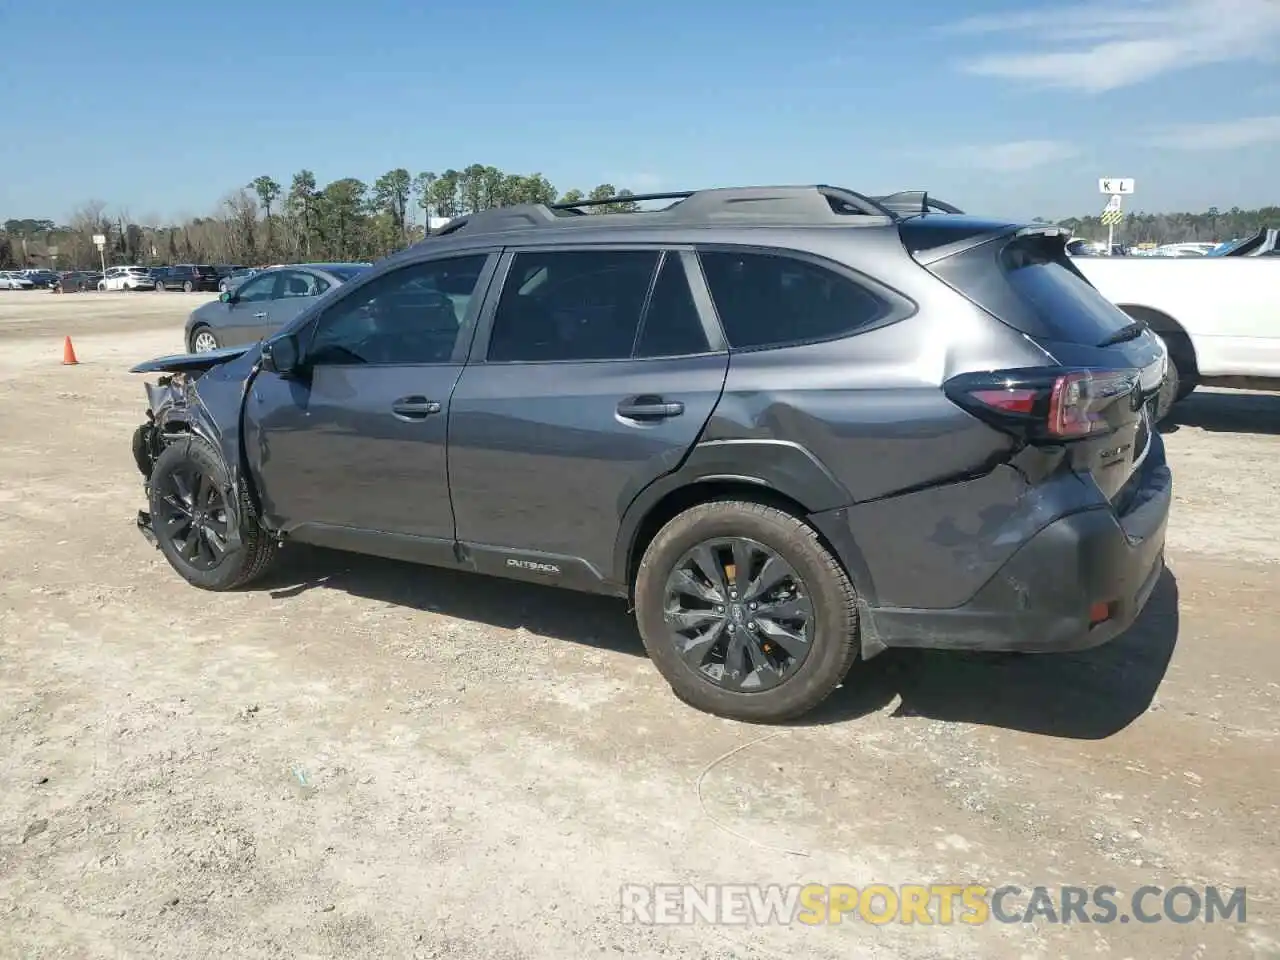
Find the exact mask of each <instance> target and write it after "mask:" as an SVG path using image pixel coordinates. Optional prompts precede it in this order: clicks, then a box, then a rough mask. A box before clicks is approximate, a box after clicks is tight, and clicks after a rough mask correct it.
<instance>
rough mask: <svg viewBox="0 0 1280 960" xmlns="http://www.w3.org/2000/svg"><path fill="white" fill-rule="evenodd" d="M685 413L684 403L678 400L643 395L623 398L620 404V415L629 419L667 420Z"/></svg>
mask: <svg viewBox="0 0 1280 960" xmlns="http://www.w3.org/2000/svg"><path fill="white" fill-rule="evenodd" d="M682 413H684V404H683V403H681V402H680V401H678V400H663V399H662V397H652V396H643V397H636V398H634V399H632V400H623V401H622V402H621V403H620V404H618V416H620V417H625V418H626V419H628V420H666V419H668V418H669V417H678V416H680V414H682Z"/></svg>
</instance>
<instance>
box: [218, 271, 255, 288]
mask: <svg viewBox="0 0 1280 960" xmlns="http://www.w3.org/2000/svg"><path fill="white" fill-rule="evenodd" d="M260 272H262V268H261V267H235V268H234V269H232V270H230V271H228V272H227V273H225V274H223V275H222V276H220V277H219V278H218V292H219V293H226V292H227V291H228V290H234V289H235V288H236V287H238V286H240V284H242V283H244V282H245V281H246V280H248V279H249V278H250V277H252V276H253V275H254V274H256V273H260Z"/></svg>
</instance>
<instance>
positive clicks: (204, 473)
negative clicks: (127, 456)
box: [148, 436, 278, 591]
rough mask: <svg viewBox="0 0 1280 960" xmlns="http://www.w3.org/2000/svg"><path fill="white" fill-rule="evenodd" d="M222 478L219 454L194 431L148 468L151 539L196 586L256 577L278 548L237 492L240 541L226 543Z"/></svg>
mask: <svg viewBox="0 0 1280 960" xmlns="http://www.w3.org/2000/svg"><path fill="white" fill-rule="evenodd" d="M227 483H228V477H227V471H226V468H225V467H224V466H223V464H222V458H221V457H219V456H218V454H217V452H216V451H215V450H214V449H213V448H212V447H211V446H210V445H209V444H208V443H206V442H205V441H204V440H202V439H200V438H199V437H196V436H191V437H187V438H184V439H182V440H177V441H175V442H173V443H171V444H170V445H169V446H167V447H166V448H165V449H164V451H163V452H162V453H161V454H160V456H159V457H158V458H157V459H156V462H155V467H154V468H153V469H152V471H151V478H150V481H149V497H148V499H149V500H150V510H151V520H152V526H153V530H154V531H155V536H156V543H157V545H158V546H159V547H160V551H161V553H163V554H164V556H165V559H166V560H168V561H169V565H170V566H172V567H173V569H174V570H176V571H177V572H178V574H179V575H180V576H181V577H182V578H183V579H184V580H186V581H187V582H188V583H190V584H191V585H192V586H195V587H199V588H200V589H202V590H213V591H222V590H234V589H235V588H237V587H242V586H245V585H247V584H249V583H251V582H253V581H254V580H257V579H258V578H259V577H261V576H262V574H263V573H265V572H266V571H267V569H268V568H269V567H270V565H271V563H272V562H273V561H274V560H275V558H276V555H277V553H278V548H277V546H276V542H275V540H273V539H272V538H271V536H270V535H269V534H268V533H267V532H266V531H265V530H263V529H262V526H261V525H260V524H259V523H258V515H257V511H256V510H255V509H254V507H253V503H252V501H251V500H250V498H249V497H248V495H247V494H245V493H243V492H242V493H241V495H240V501H239V509H238V513H239V516H240V524H239V534H240V543H239V545H238V546H236V545H233V544H231V543H229V542H228V540H227V534H228V533H229V523H230V520H229V514H228V512H227V510H226V504H225V503H224V502H223V497H224V493H223V491H224V490H225V488H226V486H227ZM219 543H221V547H219Z"/></svg>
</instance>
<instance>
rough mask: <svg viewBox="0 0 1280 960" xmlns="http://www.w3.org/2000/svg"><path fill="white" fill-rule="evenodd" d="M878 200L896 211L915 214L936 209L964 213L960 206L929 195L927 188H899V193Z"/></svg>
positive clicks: (943, 211) (937, 210)
mask: <svg viewBox="0 0 1280 960" xmlns="http://www.w3.org/2000/svg"><path fill="white" fill-rule="evenodd" d="M875 200H876V202H877V203H879V204H881V205H882V206H885V207H888V208H889V209H890V210H892V211H893V212H894V213H899V214H904V215H907V216H914V215H916V214H922V213H929V212H931V211H936V212H938V213H964V211H963V210H961V209H960V208H959V207H955V206H952V205H951V204H949V203H944V202H943V201H941V200H939V199H937V198H936V197H931V196H929V192H928V191H927V190H899V191H898V192H897V193H890V194H886V195H885V196H883V197H876V198H875Z"/></svg>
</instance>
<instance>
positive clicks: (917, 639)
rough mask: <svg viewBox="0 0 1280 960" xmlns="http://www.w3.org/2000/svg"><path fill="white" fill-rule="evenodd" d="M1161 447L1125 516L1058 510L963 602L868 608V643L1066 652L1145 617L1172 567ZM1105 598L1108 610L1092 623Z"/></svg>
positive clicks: (1169, 492) (1168, 486) (1167, 476)
mask: <svg viewBox="0 0 1280 960" xmlns="http://www.w3.org/2000/svg"><path fill="white" fill-rule="evenodd" d="M1160 446H1161V447H1162V446H1163V444H1160ZM1154 452H1155V451H1153V453H1154ZM1160 453H1161V456H1160V457H1159V462H1158V463H1147V464H1144V466H1143V480H1142V485H1141V487H1140V488H1139V489H1138V490H1137V491H1136V493H1135V496H1134V500H1133V502H1132V504H1131V506H1130V508H1129V510H1128V512H1127V513H1125V514H1124V515H1123V516H1119V517H1118V516H1117V515H1116V514H1115V513H1114V512H1113V511H1112V510H1111V509H1110V508H1109V507H1092V508H1089V509H1085V510H1080V511H1078V512H1074V513H1071V514H1069V515H1066V516H1062V517H1059V518H1058V519H1056V520H1054V521H1052V522H1051V523H1049V524H1048V525H1047V526H1045V527H1044V528H1043V529H1041V530H1040V531H1039V532H1038V533H1036V534H1035V535H1034V536H1032V537H1031V538H1030V539H1028V540H1027V541H1026V542H1025V543H1023V544H1022V546H1021V547H1019V548H1018V549H1017V550H1016V551H1015V552H1014V553H1013V555H1012V556H1010V557H1009V558H1008V559H1007V560H1006V561H1005V562H1004V563H1003V564H1002V565H1001V567H1000V568H999V569H998V570H997V571H996V573H995V575H994V576H992V577H991V578H990V579H989V580H987V582H986V583H985V584H984V585H983V586H982V587H981V588H980V589H979V590H978V591H977V592H976V593H975V594H974V596H973V597H972V598H971V599H970V600H968V601H967V602H965V603H963V604H961V605H960V606H956V607H950V608H945V609H919V608H915V609H913V608H907V607H890V606H880V607H869V608H868V609H865V610H864V611H863V616H864V626H865V630H866V633H867V637H866V638H864V646H865V645H866V641H868V640H869V641H870V642H871V644H870V645H871V647H872V648H876V647H881V646H888V647H932V648H943V649H955V650H984V651H993V652H994V651H1020V652H1061V651H1072V650H1084V649H1089V648H1091V647H1096V646H1099V645H1101V644H1104V643H1107V642H1108V641H1110V640H1112V639H1114V638H1115V637H1116V636H1118V635H1119V634H1121V633H1123V632H1124V631H1125V630H1126V629H1128V628H1129V627H1130V626H1131V625H1132V624H1133V622H1134V620H1136V619H1137V617H1138V614H1139V613H1141V612H1142V609H1143V608H1144V607H1145V606H1146V603H1147V601H1148V600H1149V599H1150V597H1151V594H1152V592H1153V591H1154V589H1155V586H1156V584H1157V582H1158V581H1159V579H1160V574H1161V573H1162V572H1163V570H1164V542H1165V530H1166V527H1167V523H1168V516H1169V508H1170V505H1171V503H1172V499H1173V480H1172V474H1171V472H1170V470H1169V467H1168V465H1167V464H1166V463H1165V462H1164V458H1163V450H1161V451H1160ZM1102 604H1105V605H1107V609H1106V613H1107V616H1106V619H1104V620H1102V621H1101V622H1098V623H1092V622H1091V620H1092V619H1093V615H1094V613H1095V611H1096V610H1097V607H1098V605H1102Z"/></svg>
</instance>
